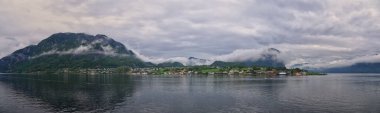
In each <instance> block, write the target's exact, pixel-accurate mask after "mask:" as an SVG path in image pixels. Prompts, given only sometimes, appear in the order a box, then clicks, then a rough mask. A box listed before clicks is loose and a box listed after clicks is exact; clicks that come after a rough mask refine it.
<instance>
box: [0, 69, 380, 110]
mask: <svg viewBox="0 0 380 113" xmlns="http://www.w3.org/2000/svg"><path fill="white" fill-rule="evenodd" d="M0 112H1V113H25V112H28V113H41V112H95V113H97V112H114V113H124V112H133V113H139V112H141V113H151V112H164V113H186V112H192V113H206V112H207V113H220V112H249V113H252V112H258V113H260V112H263V113H267V112H274V113H275V112H290V113H295V112H305V113H312V112H336V113H351V112H365V113H375V112H380V74H329V75H327V76H307V77H278V78H263V77H250V76H243V77H230V76H164V77H162V76H161V77H159V76H154V77H152V76H127V75H18V74H13V75H0Z"/></svg>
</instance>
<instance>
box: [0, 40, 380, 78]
mask: <svg viewBox="0 0 380 113" xmlns="http://www.w3.org/2000/svg"><path fill="white" fill-rule="evenodd" d="M279 54H281V51H280V50H278V49H276V48H269V49H267V50H265V51H264V52H263V53H261V55H260V58H258V59H256V60H244V61H231V62H226V61H212V60H208V59H201V58H196V57H189V58H187V59H186V61H185V62H182V63H184V64H182V63H180V62H177V61H171V62H163V63H159V64H153V63H150V62H147V61H143V60H141V59H140V58H138V57H137V56H136V54H135V53H134V52H133V51H131V50H129V49H127V48H126V47H125V46H124V45H123V44H122V43H120V42H117V41H115V40H113V39H112V38H109V37H107V36H105V35H95V36H94V35H88V34H84V33H56V34H53V35H51V36H49V37H48V38H46V39H44V40H42V41H41V42H39V43H38V44H37V45H30V46H27V47H25V48H22V49H19V50H17V51H15V52H13V53H12V54H10V55H8V56H5V57H3V58H2V59H0V72H38V71H56V70H59V69H64V68H115V67H120V66H127V67H183V66H196V65H210V66H215V67H226V66H266V67H285V64H284V62H283V61H281V60H278V58H277V57H278V55H279ZM321 71H323V72H380V63H358V64H354V65H352V66H347V67H338V68H329V69H323V70H321Z"/></svg>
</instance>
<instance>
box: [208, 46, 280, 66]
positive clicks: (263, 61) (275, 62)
mask: <svg viewBox="0 0 380 113" xmlns="http://www.w3.org/2000/svg"><path fill="white" fill-rule="evenodd" d="M279 54H281V51H280V50H278V49H276V48H269V49H267V50H263V51H262V52H261V54H259V55H260V56H259V57H258V58H255V59H246V60H239V61H229V62H226V61H215V62H214V63H213V64H211V65H212V66H222V67H225V66H265V67H285V64H284V62H283V61H282V60H280V59H278V55H279Z"/></svg>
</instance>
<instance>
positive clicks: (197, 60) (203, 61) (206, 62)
mask: <svg viewBox="0 0 380 113" xmlns="http://www.w3.org/2000/svg"><path fill="white" fill-rule="evenodd" d="M211 62H212V61H211V60H206V59H201V58H195V57H189V58H188V63H187V65H188V66H197V65H209V64H210V63H211Z"/></svg>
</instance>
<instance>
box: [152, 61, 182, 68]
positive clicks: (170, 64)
mask: <svg viewBox="0 0 380 113" xmlns="http://www.w3.org/2000/svg"><path fill="white" fill-rule="evenodd" d="M157 66H158V67H184V65H183V64H182V63H179V62H164V63H160V64H157Z"/></svg>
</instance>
